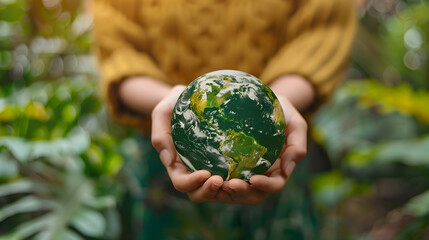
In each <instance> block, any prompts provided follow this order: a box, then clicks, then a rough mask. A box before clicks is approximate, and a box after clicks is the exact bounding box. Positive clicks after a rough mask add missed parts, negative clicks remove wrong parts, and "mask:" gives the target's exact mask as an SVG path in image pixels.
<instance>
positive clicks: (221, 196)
mask: <svg viewBox="0 0 429 240" xmlns="http://www.w3.org/2000/svg"><path fill="white" fill-rule="evenodd" d="M216 199H217V200H218V201H219V202H221V203H227V204H233V203H234V201H233V200H232V197H231V195H230V194H229V193H228V192H226V191H225V190H223V185H222V188H221V189H219V191H218V193H217V195H216Z"/></svg>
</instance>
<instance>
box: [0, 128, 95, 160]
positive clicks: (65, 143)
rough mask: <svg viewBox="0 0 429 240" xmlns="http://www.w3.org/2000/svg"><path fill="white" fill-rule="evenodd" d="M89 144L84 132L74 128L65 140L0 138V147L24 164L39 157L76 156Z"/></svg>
mask: <svg viewBox="0 0 429 240" xmlns="http://www.w3.org/2000/svg"><path fill="white" fill-rule="evenodd" d="M89 144H90V137H89V135H88V133H87V132H86V131H84V130H83V129H82V128H80V127H76V128H75V129H73V131H71V132H70V134H69V135H68V136H67V137H66V138H62V139H55V140H51V141H28V140H26V139H23V138H17V137H1V138H0V146H4V147H6V148H7V149H8V150H9V151H10V152H11V154H12V155H13V156H14V157H15V158H16V159H18V160H19V161H22V162H26V161H28V160H31V159H37V158H40V157H58V156H76V155H79V154H81V153H83V152H84V151H85V150H86V149H87V148H88V147H89Z"/></svg>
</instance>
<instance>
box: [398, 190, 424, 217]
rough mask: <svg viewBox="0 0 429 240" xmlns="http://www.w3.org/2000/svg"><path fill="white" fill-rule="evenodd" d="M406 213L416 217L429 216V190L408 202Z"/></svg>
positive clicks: (405, 208)
mask: <svg viewBox="0 0 429 240" xmlns="http://www.w3.org/2000/svg"><path fill="white" fill-rule="evenodd" d="M404 211H405V212H407V213H409V214H411V215H413V216H416V217H422V216H425V215H427V214H429V190H428V191H426V192H424V193H422V194H420V195H417V196H415V197H413V198H412V199H411V200H410V201H408V203H407V204H406V205H405V206H404Z"/></svg>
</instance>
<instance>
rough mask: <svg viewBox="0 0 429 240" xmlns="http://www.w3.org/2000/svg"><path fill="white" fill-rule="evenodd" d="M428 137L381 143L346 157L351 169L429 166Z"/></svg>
mask: <svg viewBox="0 0 429 240" xmlns="http://www.w3.org/2000/svg"><path fill="white" fill-rule="evenodd" d="M428 149H429V136H425V137H423V138H418V139H406V140H398V141H391V142H387V143H381V144H378V145H375V146H373V147H369V148H366V149H361V150H359V151H355V152H351V153H349V154H348V155H346V157H345V160H346V162H347V163H348V164H350V166H352V167H364V166H367V165H371V164H384V163H390V162H401V163H404V164H406V165H410V166H419V165H427V164H429V155H428Z"/></svg>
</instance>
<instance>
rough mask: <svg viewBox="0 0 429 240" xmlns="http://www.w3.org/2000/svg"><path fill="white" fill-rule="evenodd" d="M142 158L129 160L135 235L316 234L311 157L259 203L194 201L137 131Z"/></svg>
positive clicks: (244, 236) (284, 236)
mask: <svg viewBox="0 0 429 240" xmlns="http://www.w3.org/2000/svg"><path fill="white" fill-rule="evenodd" d="M138 141H139V144H140V149H141V151H142V155H141V159H139V161H131V160H129V161H128V162H127V168H128V172H129V173H130V174H131V175H132V176H133V177H134V179H137V180H136V181H135V182H136V184H134V185H135V186H134V188H132V190H131V191H129V194H128V200H127V201H125V202H124V207H123V209H124V211H125V212H128V214H125V215H126V216H129V218H130V219H129V221H130V225H129V226H126V227H127V228H128V230H126V231H130V232H129V236H132V239H157V240H158V239H222V240H228V239H275V240H278V239H294V240H295V239H298V240H299V239H315V238H317V237H316V236H315V233H316V228H317V221H316V219H317V218H316V217H315V215H314V211H313V206H312V202H311V199H310V195H309V191H308V181H309V178H310V176H309V175H310V174H309V171H308V159H304V160H303V161H301V163H300V164H298V166H297V167H296V169H295V171H294V173H293V174H292V177H291V179H290V180H289V181H288V182H287V184H286V186H285V188H284V189H283V191H282V192H280V193H278V194H273V195H270V196H269V197H268V198H267V199H266V200H265V201H264V202H263V203H262V204H261V205H259V206H256V207H255V206H247V205H228V204H222V203H200V204H196V203H193V202H191V201H190V200H188V198H187V195H186V194H183V193H180V192H177V191H176V190H175V189H174V187H173V185H172V183H171V181H170V179H169V177H168V175H167V172H166V170H165V168H164V166H163V165H162V163H161V161H160V159H159V156H158V152H157V151H156V150H155V149H154V148H153V147H152V145H151V143H150V140H149V139H148V138H147V137H143V136H139V137H138Z"/></svg>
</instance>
